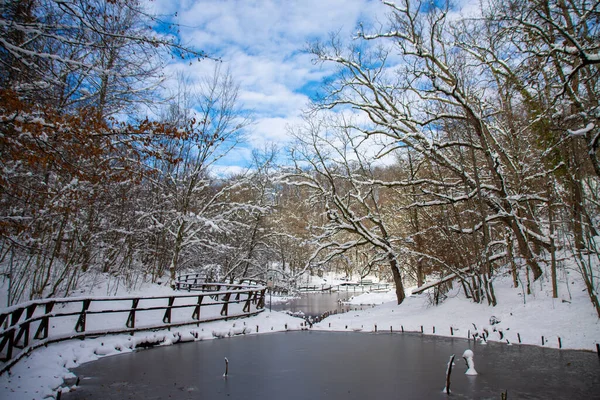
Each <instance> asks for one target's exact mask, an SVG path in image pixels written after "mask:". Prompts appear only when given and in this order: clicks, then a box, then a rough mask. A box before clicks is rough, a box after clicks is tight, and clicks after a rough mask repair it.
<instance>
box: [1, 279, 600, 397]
mask: <svg viewBox="0 0 600 400" xmlns="http://www.w3.org/2000/svg"><path fill="white" fill-rule="evenodd" d="M107 286H108V283H107V282H98V283H97V284H96V285H95V286H94V289H90V290H88V291H84V292H80V293H76V295H78V296H82V295H90V294H94V295H102V296H106V295H107V293H109V292H110V290H111V289H110V288H108V287H107ZM113 288H114V286H113ZM121 289H122V288H118V289H117V290H116V291H115V293H116V294H118V295H124V294H126V295H130V294H131V293H125V292H124V291H123V290H121ZM407 291H410V290H407ZM495 292H496V296H497V298H498V305H497V306H496V307H489V306H487V305H485V304H475V303H473V302H471V301H470V300H468V299H466V298H464V295H463V294H462V293H459V290H458V289H454V290H452V291H451V292H450V293H448V298H447V299H446V300H445V301H444V302H443V303H442V304H441V305H439V306H433V305H431V303H430V301H429V295H428V294H420V295H414V296H409V297H407V298H406V300H405V301H404V302H403V304H401V305H397V304H396V301H395V294H394V292H393V291H390V292H386V293H364V294H362V295H357V296H354V297H353V298H352V299H351V300H350V301H349V302H350V303H351V304H369V305H375V304H377V305H376V306H375V307H373V308H368V309H366V310H363V311H352V312H348V313H345V314H337V315H332V316H330V317H328V318H326V319H325V320H323V321H322V322H321V323H319V324H316V325H314V326H313V328H312V329H315V330H322V331H363V332H372V331H374V330H375V326H377V330H378V331H386V332H389V330H390V328H391V329H392V330H393V331H395V332H398V331H401V330H402V329H404V330H405V331H416V332H420V331H421V326H422V327H423V332H424V333H425V334H433V333H434V329H435V334H436V335H443V336H451V335H453V336H457V337H464V338H467V337H469V336H470V337H473V334H474V333H477V334H478V335H479V336H482V335H486V336H487V340H488V341H497V342H505V343H507V345H513V344H517V343H519V338H520V341H521V342H522V343H523V344H532V345H538V346H540V345H542V337H543V338H544V339H543V340H544V342H543V345H544V346H546V347H551V348H558V347H559V338H560V341H561V342H560V345H561V346H562V348H564V349H583V350H591V351H594V350H595V348H596V343H600V320H599V319H598V318H597V316H596V314H595V311H594V309H593V307H592V306H591V304H590V301H589V298H588V295H587V293H586V292H585V290H584V287H583V285H582V283H580V282H579V281H578V280H577V279H572V280H571V279H569V284H568V287H567V284H566V283H564V282H563V283H562V284H561V286H560V287H559V293H560V296H559V298H558V299H553V298H552V296H551V289H550V285H549V284H548V283H547V282H546V283H544V284H543V285H541V284H539V283H535V284H534V287H533V294H532V295H524V293H523V292H522V291H520V290H519V289H514V288H512V287H511V281H510V279H509V278H503V279H499V280H496V281H495ZM169 293H173V292H172V291H171V289H169V288H167V287H164V286H157V285H142V286H140V287H139V288H138V290H137V291H136V293H135V294H137V295H146V296H157V295H164V294H169ZM382 303H383V304H382ZM492 317H493V318H492ZM494 320H497V321H499V322H498V323H494V324H492V322H494ZM142 322H143V321H142ZM301 329H306V327H305V326H304V321H303V320H302V319H299V318H293V317H291V316H289V315H287V314H285V313H281V312H275V311H273V312H269V311H268V310H267V311H265V312H263V313H261V314H260V315H258V316H255V317H250V318H246V319H238V320H232V321H217V322H211V323H205V324H201V325H200V326H199V327H196V326H189V327H182V328H177V329H172V330H171V331H168V330H163V331H155V332H139V333H135V335H134V336H130V335H114V336H107V337H99V338H94V339H86V340H85V341H81V340H74V341H67V342H62V343H58V344H53V345H50V346H48V347H47V348H42V349H39V350H35V351H34V352H33V353H32V354H31V355H30V356H29V357H27V358H25V359H23V360H22V361H20V362H19V363H18V364H17V365H15V366H14V367H13V368H12V370H11V374H10V375H9V374H4V375H2V376H0V398H1V399H44V398H50V397H52V396H56V390H69V385H71V386H72V385H74V379H73V378H74V376H73V374H72V373H71V372H70V371H69V369H70V368H74V367H76V366H78V365H80V364H81V363H84V362H88V361H93V360H96V359H98V358H99V357H102V356H106V355H112V354H120V353H126V352H131V351H133V350H134V349H135V347H136V345H140V344H142V343H158V344H159V345H170V344H174V343H177V342H181V341H192V340H211V339H215V338H227V337H230V336H236V335H254V334H257V330H258V334H260V333H264V332H275V331H285V330H301ZM486 331H487V334H485V332H486ZM225 340H226V339H225ZM65 380H66V382H67V383H66V384H65V383H64V382H65Z"/></svg>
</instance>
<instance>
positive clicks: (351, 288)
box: [298, 283, 390, 293]
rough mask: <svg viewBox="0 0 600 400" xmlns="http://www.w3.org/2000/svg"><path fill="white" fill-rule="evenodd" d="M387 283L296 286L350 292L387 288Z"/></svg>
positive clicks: (302, 290)
mask: <svg viewBox="0 0 600 400" xmlns="http://www.w3.org/2000/svg"><path fill="white" fill-rule="evenodd" d="M389 289H390V284H389V283H363V284H360V283H345V284H344V283H343V284H339V285H328V284H322V285H312V286H301V287H299V288H298V290H299V291H301V292H352V293H357V292H358V293H362V292H367V291H377V290H389Z"/></svg>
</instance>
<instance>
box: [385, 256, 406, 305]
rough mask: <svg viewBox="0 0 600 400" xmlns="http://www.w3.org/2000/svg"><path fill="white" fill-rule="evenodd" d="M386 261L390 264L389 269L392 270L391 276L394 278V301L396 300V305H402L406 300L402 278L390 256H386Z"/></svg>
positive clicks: (393, 258) (396, 263)
mask: <svg viewBox="0 0 600 400" xmlns="http://www.w3.org/2000/svg"><path fill="white" fill-rule="evenodd" d="M388 260H389V262H390V268H391V269H392V276H393V277H394V284H395V285H396V299H397V300H398V304H402V302H403V301H404V299H405V298H406V294H405V293H404V285H403V284H402V276H401V275H400V270H399V269H398V261H397V260H396V258H395V257H394V256H392V255H391V254H390V255H389V256H388Z"/></svg>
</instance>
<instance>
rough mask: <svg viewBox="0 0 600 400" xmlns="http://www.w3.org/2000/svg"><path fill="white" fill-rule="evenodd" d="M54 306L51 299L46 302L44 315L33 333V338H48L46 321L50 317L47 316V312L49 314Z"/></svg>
mask: <svg viewBox="0 0 600 400" xmlns="http://www.w3.org/2000/svg"><path fill="white" fill-rule="evenodd" d="M53 308H54V302H53V301H49V302H48V303H46V307H45V310H44V316H43V317H42V320H41V322H40V326H38V329H37V332H36V333H35V336H34V338H35V339H46V338H48V322H49V319H50V317H49V316H48V314H50V313H51V312H52V309H53Z"/></svg>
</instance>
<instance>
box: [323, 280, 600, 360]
mask: <svg viewBox="0 0 600 400" xmlns="http://www.w3.org/2000/svg"><path fill="white" fill-rule="evenodd" d="M455 286H456V285H455ZM534 286H535V287H534V288H533V289H534V291H533V293H532V294H531V295H525V296H524V294H523V293H522V292H521V291H519V290H518V289H514V288H512V287H511V280H510V279H509V278H504V279H501V280H496V281H495V283H494V287H495V293H496V297H497V299H498V305H497V306H496V307H490V306H487V305H486V304H475V303H473V302H472V301H471V300H468V299H466V298H465V297H464V295H462V293H460V294H459V290H458V289H454V290H452V291H451V292H450V293H448V298H447V299H446V300H445V301H444V302H443V303H442V304H440V305H438V306H433V305H431V302H430V300H429V295H428V294H419V295H413V296H409V297H407V298H406V299H405V300H404V302H403V303H402V304H401V305H397V304H396V301H395V294H394V292H393V291H391V292H388V293H365V294H363V295H359V296H355V297H353V298H352V299H351V300H350V303H351V304H381V301H385V299H386V297H387V299H388V302H386V303H384V304H381V305H379V306H377V307H374V308H369V309H366V310H363V311H355V312H349V313H345V314H337V315H333V316H330V317H329V318H326V319H325V320H323V321H322V322H321V323H319V324H316V325H314V326H313V329H318V330H326V331H346V330H354V331H367V332H371V331H374V330H375V326H377V330H378V331H388V332H389V330H390V328H391V329H392V330H393V331H401V330H402V329H404V330H405V331H415V332H421V326H422V327H423V332H424V333H425V334H433V333H434V329H435V334H436V335H441V336H456V337H464V338H467V337H469V336H470V337H473V334H474V333H477V334H478V335H479V336H481V335H483V334H484V333H485V331H487V332H488V334H489V336H487V340H488V341H496V342H504V343H507V344H511V345H512V344H517V343H519V338H520V341H521V343H523V344H532V345H537V346H541V345H542V336H543V338H544V342H543V345H544V346H546V347H552V348H559V346H560V347H562V348H563V349H579V350H590V351H595V350H596V343H600V320H599V319H598V317H597V315H596V313H595V311H594V308H593V307H592V305H591V303H590V300H589V297H588V295H587V292H586V291H585V288H584V287H583V284H581V283H580V282H578V281H577V280H573V281H571V282H569V288H568V290H567V287H566V285H562V286H560V287H559V294H560V296H559V298H557V299H553V298H552V292H551V287H550V285H548V284H545V285H544V286H543V287H542V288H540V287H539V285H538V284H537V283H536V284H534ZM524 297H525V298H524ZM390 299H391V301H389V300H390ZM492 317H493V318H492ZM493 319H495V320H497V321H500V322H498V323H495V324H492V323H491V322H493ZM451 328H452V329H451ZM559 338H560V345H559Z"/></svg>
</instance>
